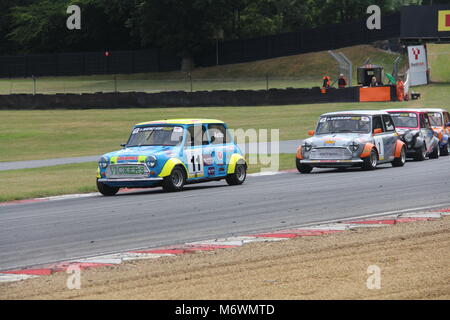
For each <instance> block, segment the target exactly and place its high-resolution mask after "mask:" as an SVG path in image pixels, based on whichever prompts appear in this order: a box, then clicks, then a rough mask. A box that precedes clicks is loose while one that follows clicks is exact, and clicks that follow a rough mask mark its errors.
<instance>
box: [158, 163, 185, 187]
mask: <svg viewBox="0 0 450 320" xmlns="http://www.w3.org/2000/svg"><path fill="white" fill-rule="evenodd" d="M185 183H186V172H185V171H184V169H183V168H182V167H180V166H177V167H175V168H173V169H172V172H171V173H170V175H169V176H167V177H164V180H163V183H162V187H163V189H164V191H167V192H175V191H181V190H182V189H183V187H184V184H185Z"/></svg>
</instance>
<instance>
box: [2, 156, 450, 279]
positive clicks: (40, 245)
mask: <svg viewBox="0 0 450 320" xmlns="http://www.w3.org/2000/svg"><path fill="white" fill-rule="evenodd" d="M449 167H450V157H441V158H440V159H437V160H426V161H424V162H408V163H406V165H405V166H404V167H401V168H393V167H391V166H390V165H383V166H381V167H379V168H378V169H377V170H374V171H361V170H359V169H348V170H346V171H344V172H339V171H337V170H334V169H314V170H313V172H312V173H311V174H305V175H302V174H299V173H296V172H288V173H282V174H277V175H272V176H258V177H248V179H247V181H246V182H245V184H243V185H241V186H233V187H230V186H227V185H226V183H225V182H222V181H221V182H210V183H204V184H197V185H188V186H186V188H185V191H183V192H178V193H163V192H162V191H161V190H160V189H159V188H158V189H149V191H139V192H135V193H132V194H122V195H117V196H115V197H102V196H92V197H87V198H79V199H67V200H59V201H47V202H39V203H27V204H14V205H6V206H0V270H6V269H12V268H17V267H23V266H29V265H35V264H40V263H48V262H55V261H61V260H68V259H71V258H80V257H88V256H93V255H98V254H106V253H112V252H120V251H125V250H130V249H131V250H132V249H140V248H153V247H159V246H164V245H172V244H180V243H185V242H189V241H196V240H208V239H214V238H218V237H225V236H232V235H245V234H248V233H254V232H260V231H265V230H273V229H277V228H284V229H286V228H289V226H299V225H305V224H309V223H318V222H325V221H330V220H340V219H345V218H350V217H356V216H361V215H369V214H376V213H383V212H393V211H395V210H401V209H414V208H422V207H427V206H433V205H438V204H443V205H448V203H450V192H449V181H450V179H449V175H450V173H449ZM68 183H70V181H69V182H68Z"/></svg>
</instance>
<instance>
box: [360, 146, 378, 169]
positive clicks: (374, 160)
mask: <svg viewBox="0 0 450 320" xmlns="http://www.w3.org/2000/svg"><path fill="white" fill-rule="evenodd" d="M363 161H364V163H363V169H364V170H373V169H375V168H376V167H377V165H378V154H377V152H376V151H375V149H372V151H370V155H369V156H368V157H365V158H364V159H363Z"/></svg>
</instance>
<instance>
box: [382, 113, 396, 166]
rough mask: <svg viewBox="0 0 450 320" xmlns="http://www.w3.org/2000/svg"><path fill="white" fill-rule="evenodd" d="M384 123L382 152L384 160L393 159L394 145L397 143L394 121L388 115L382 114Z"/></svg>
mask: <svg viewBox="0 0 450 320" xmlns="http://www.w3.org/2000/svg"><path fill="white" fill-rule="evenodd" d="M382 119H383V125H384V130H385V132H384V134H383V143H384V154H385V159H386V160H394V158H395V146H396V144H397V139H398V135H397V133H396V131H395V125H394V121H393V120H392V118H391V116H390V115H387V114H384V115H383V116H382Z"/></svg>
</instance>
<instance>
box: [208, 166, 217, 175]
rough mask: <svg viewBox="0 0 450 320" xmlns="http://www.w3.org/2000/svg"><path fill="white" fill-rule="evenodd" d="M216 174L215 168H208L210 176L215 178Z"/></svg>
mask: <svg viewBox="0 0 450 320" xmlns="http://www.w3.org/2000/svg"><path fill="white" fill-rule="evenodd" d="M215 174H216V169H215V168H214V167H209V168H208V175H210V176H213V175H215Z"/></svg>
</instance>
